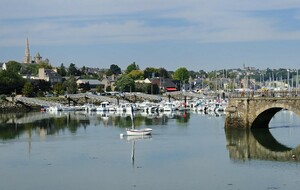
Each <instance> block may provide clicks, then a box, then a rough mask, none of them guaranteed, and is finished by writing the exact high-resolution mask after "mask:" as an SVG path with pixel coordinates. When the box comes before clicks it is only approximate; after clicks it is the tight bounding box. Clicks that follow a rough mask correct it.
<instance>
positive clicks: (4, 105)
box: [0, 100, 39, 113]
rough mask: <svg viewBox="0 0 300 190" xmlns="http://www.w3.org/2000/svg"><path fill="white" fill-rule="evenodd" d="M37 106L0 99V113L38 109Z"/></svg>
mask: <svg viewBox="0 0 300 190" xmlns="http://www.w3.org/2000/svg"><path fill="white" fill-rule="evenodd" d="M38 109H39V107H29V106H25V105H23V104H20V103H14V102H9V101H5V100H2V101H0V113H19V112H28V111H33V110H38Z"/></svg>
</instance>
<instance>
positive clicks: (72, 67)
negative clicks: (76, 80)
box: [68, 63, 81, 76]
mask: <svg viewBox="0 0 300 190" xmlns="http://www.w3.org/2000/svg"><path fill="white" fill-rule="evenodd" d="M80 74H81V73H80V71H79V70H78V69H77V68H76V65H75V64H74V63H70V66H69V69H68V76H80Z"/></svg>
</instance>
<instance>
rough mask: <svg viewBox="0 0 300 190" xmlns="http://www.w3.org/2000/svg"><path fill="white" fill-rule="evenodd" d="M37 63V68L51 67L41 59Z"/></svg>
mask: <svg viewBox="0 0 300 190" xmlns="http://www.w3.org/2000/svg"><path fill="white" fill-rule="evenodd" d="M36 65H38V67H39V68H45V69H52V68H53V67H52V66H51V65H50V64H49V63H48V62H46V61H42V62H40V63H39V64H36Z"/></svg>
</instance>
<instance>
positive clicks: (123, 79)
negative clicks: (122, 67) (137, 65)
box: [115, 75, 135, 92]
mask: <svg viewBox="0 0 300 190" xmlns="http://www.w3.org/2000/svg"><path fill="white" fill-rule="evenodd" d="M115 86H116V89H118V90H119V91H121V92H130V91H135V83H134V80H133V79H132V78H130V77H129V76H127V75H122V76H120V77H119V78H118V79H117V81H116V82H115Z"/></svg>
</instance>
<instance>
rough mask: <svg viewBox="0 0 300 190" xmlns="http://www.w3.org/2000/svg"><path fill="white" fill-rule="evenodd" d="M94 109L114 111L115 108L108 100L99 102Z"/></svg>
mask: <svg viewBox="0 0 300 190" xmlns="http://www.w3.org/2000/svg"><path fill="white" fill-rule="evenodd" d="M96 111H102V112H106V111H115V108H114V106H113V105H111V104H110V103H109V102H101V104H100V106H96Z"/></svg>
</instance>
